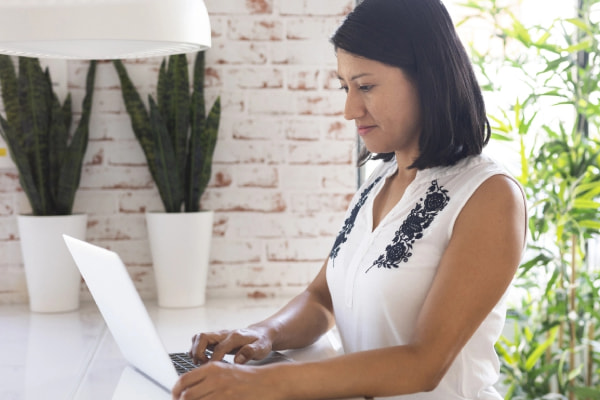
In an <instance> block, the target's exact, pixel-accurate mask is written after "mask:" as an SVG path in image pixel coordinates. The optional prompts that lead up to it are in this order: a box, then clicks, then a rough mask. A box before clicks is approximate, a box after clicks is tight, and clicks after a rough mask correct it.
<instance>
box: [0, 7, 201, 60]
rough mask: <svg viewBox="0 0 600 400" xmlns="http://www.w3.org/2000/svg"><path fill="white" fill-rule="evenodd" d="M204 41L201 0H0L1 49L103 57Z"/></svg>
mask: <svg viewBox="0 0 600 400" xmlns="http://www.w3.org/2000/svg"><path fill="white" fill-rule="evenodd" d="M210 45H211V29H210V21H209V18H208V12H207V10H206V6H205V5H204V1H203V0H0V53H2V54H8V55H15V56H24V57H36V58H59V59H87V60H108V59H123V58H142V57H158V56H166V55H169V54H176V53H191V52H195V51H200V50H205V49H207V48H209V47H210Z"/></svg>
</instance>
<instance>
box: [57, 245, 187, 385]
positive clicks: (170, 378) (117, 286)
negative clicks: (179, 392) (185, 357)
mask: <svg viewBox="0 0 600 400" xmlns="http://www.w3.org/2000/svg"><path fill="white" fill-rule="evenodd" d="M63 237H64V240H65V243H66V244H67V247H68V249H69V251H70V252H71V255H72V256H73V259H74V260H75V264H77V267H78V268H79V271H80V272H81V275H82V276H83V279H84V280H85V282H86V284H87V286H88V288H89V290H90V293H91V294H92V297H93V298H94V300H95V301H96V305H97V306H98V309H99V310H100V313H101V314H102V317H103V318H104V321H105V322H106V325H107V326H108V329H109V330H110V332H111V333H112V335H113V338H114V339H115V342H116V343H117V345H118V346H119V349H120V350H121V353H123V356H124V357H125V359H126V360H127V361H128V362H129V363H130V364H131V365H132V366H133V367H135V368H136V369H138V370H139V371H140V372H142V373H143V374H145V375H147V376H148V377H150V378H151V379H152V380H154V381H156V382H157V383H159V384H160V385H161V386H163V387H164V388H165V389H167V390H171V388H172V387H173V385H174V384H175V382H176V381H177V378H178V375H177V372H176V371H175V368H174V367H173V364H172V363H171V360H170V358H169V355H168V353H167V351H166V350H165V347H164V345H163V344H162V342H161V340H160V338H159V336H158V333H157V332H156V329H155V327H154V324H153V323H152V320H151V319H150V316H149V315H148V311H147V310H146V307H145V306H144V303H143V302H142V299H141V298H140V296H139V294H138V292H137V290H136V289H135V286H134V284H133V282H132V280H131V278H130V277H129V274H128V273H127V269H126V268H125V265H124V264H123V262H122V261H121V258H120V257H119V255H118V254H117V253H115V252H113V251H110V250H107V249H104V248H101V247H98V246H95V245H92V244H90V243H87V242H84V241H82V240H79V239H75V238H73V237H70V236H67V235H63Z"/></svg>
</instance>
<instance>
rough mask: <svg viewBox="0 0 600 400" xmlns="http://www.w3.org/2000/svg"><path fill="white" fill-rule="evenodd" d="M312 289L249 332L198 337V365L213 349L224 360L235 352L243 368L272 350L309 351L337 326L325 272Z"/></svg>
mask: <svg viewBox="0 0 600 400" xmlns="http://www.w3.org/2000/svg"><path fill="white" fill-rule="evenodd" d="M326 266H327V262H325V263H324V264H323V267H322V268H321V271H320V272H319V274H318V275H317V276H316V278H315V279H314V280H313V282H312V283H311V284H310V285H309V286H308V288H307V289H306V290H305V291H304V292H302V293H301V294H299V295H298V296H296V297H295V298H294V299H292V300H291V301H290V302H289V303H288V304H287V305H285V306H284V307H283V308H282V309H281V310H280V311H278V312H277V313H276V314H274V315H273V316H271V317H269V318H267V319H265V320H264V321H262V322H259V323H256V324H253V325H251V326H249V327H248V328H246V329H239V330H233V331H221V332H213V333H201V334H198V335H195V336H194V338H193V344H192V349H191V351H190V352H191V354H192V357H193V358H194V359H195V360H196V361H198V362H205V361H207V359H206V356H205V355H204V351H205V350H206V349H207V348H212V350H213V354H212V358H213V359H214V360H221V359H222V358H223V356H224V355H225V354H230V353H232V352H235V354H236V355H235V358H234V360H235V362H236V363H240V364H243V363H245V362H246V361H249V360H253V359H262V358H264V357H266V356H267V355H268V354H269V352H270V351H271V350H284V349H294V348H301V347H306V346H308V345H310V344H312V343H314V342H315V341H316V340H317V339H318V338H319V337H320V336H321V335H322V334H323V333H325V332H326V331H327V330H329V329H330V328H331V327H332V326H333V324H334V319H333V313H332V305H331V297H330V294H329V289H328V287H327V282H326V280H325V268H326Z"/></svg>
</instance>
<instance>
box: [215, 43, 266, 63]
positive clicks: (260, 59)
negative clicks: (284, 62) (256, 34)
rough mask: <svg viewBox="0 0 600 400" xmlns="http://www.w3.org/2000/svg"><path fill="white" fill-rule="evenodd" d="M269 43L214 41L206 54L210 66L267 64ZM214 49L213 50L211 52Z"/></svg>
mask: <svg viewBox="0 0 600 400" xmlns="http://www.w3.org/2000/svg"><path fill="white" fill-rule="evenodd" d="M270 46H271V43H264V42H249V41H244V42H226V43H223V42H220V41H214V42H213V47H212V49H211V50H210V51H209V52H207V53H206V62H207V63H210V64H233V65H237V64H250V65H263V64H266V63H267V59H268V55H269V48H270ZM213 49H214V50H213Z"/></svg>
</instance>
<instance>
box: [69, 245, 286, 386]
mask: <svg viewBox="0 0 600 400" xmlns="http://www.w3.org/2000/svg"><path fill="white" fill-rule="evenodd" d="M63 238H64V240H65V243H66V245H67V248H68V249H69V252H70V253H71V255H72V257H73V259H74V260H75V264H76V265H77V268H78V269H79V272H80V273H81V275H82V276H83V279H84V280H85V283H86V284H87V286H88V289H89V291H90V293H91V294H92V297H93V298H94V301H95V302H96V305H97V306H98V309H99V310H100V313H101V314H102V317H103V318H104V321H105V322H106V325H107V327H108V329H109V330H110V332H111V334H112V336H113V338H114V340H115V342H116V343H117V346H118V347H119V349H120V350H121V353H122V354H123V356H124V357H125V359H126V360H127V362H128V363H129V364H131V366H132V367H133V368H135V369H136V370H138V371H139V372H141V373H142V374H143V375H145V376H146V377H148V378H150V379H151V380H152V381H154V382H156V383H157V384H158V385H160V386H161V387H162V388H163V389H165V390H167V391H169V392H170V391H171V388H172V387H173V385H175V382H176V381H177V379H178V377H179V375H181V374H182V373H185V372H187V371H189V370H191V369H193V368H197V367H198V366H197V365H194V364H193V363H192V361H191V359H190V358H189V357H188V355H187V353H183V352H182V353H171V354H169V353H167V351H166V349H165V347H164V345H163V343H162V342H161V340H160V337H159V336H158V332H157V331H156V328H155V327H154V324H153V323H152V320H151V318H150V316H149V314H148V311H147V310H146V307H145V306H144V303H143V302H142V299H141V298H140V296H139V294H138V292H137V290H136V288H135V286H134V284H133V281H132V280H131V278H130V276H129V274H128V272H127V269H126V268H125V264H124V263H123V261H122V260H121V258H120V257H119V255H118V254H117V253H115V252H113V251H110V250H107V249H104V248H102V247H98V246H96V245H93V244H91V243H88V242H85V241H82V240H79V239H75V238H73V237H71V236H68V235H63ZM207 355H209V356H210V352H209V353H207ZM281 361H291V359H290V358H288V357H286V356H285V355H284V354H282V353H279V352H272V353H271V354H270V355H269V356H268V357H267V358H265V359H264V360H261V361H256V362H250V363H248V364H250V365H252V364H254V365H263V364H271V363H274V362H281Z"/></svg>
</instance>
